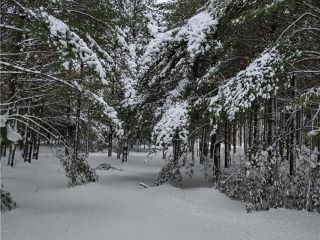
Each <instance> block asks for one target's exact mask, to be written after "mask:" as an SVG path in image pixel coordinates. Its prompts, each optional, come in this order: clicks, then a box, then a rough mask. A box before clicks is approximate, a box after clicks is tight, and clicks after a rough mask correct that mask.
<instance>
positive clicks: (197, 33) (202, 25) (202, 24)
mask: <svg viewBox="0 0 320 240" xmlns="http://www.w3.org/2000/svg"><path fill="white" fill-rule="evenodd" d="M217 24H218V20H217V19H213V18H212V17H211V15H210V13H208V12H206V11H202V12H200V13H198V14H196V15H195V16H193V17H191V18H190V19H189V21H188V22H187V24H185V25H184V26H182V27H181V29H180V31H179V32H178V33H177V36H176V39H177V40H178V41H185V40H187V42H188V47H187V51H188V52H189V54H190V57H191V58H195V56H197V55H199V54H201V53H204V52H206V51H208V47H209V46H205V47H203V45H204V44H205V43H206V38H207V34H209V33H210V32H211V29H212V28H214V30H215V27H216V25H217Z"/></svg>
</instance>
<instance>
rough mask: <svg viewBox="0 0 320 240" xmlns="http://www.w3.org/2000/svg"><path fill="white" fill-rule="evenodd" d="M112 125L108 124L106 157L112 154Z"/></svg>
mask: <svg viewBox="0 0 320 240" xmlns="http://www.w3.org/2000/svg"><path fill="white" fill-rule="evenodd" d="M112 130H113V129H112V126H111V125H110V131H109V134H108V157H111V156H112V142H113V131H112Z"/></svg>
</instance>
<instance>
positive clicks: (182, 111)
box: [153, 101, 189, 146]
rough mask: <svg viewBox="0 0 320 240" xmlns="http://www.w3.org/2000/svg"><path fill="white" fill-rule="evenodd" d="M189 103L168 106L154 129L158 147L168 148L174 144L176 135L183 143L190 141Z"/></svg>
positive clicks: (182, 102) (183, 102)
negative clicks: (167, 146)
mask: <svg viewBox="0 0 320 240" xmlns="http://www.w3.org/2000/svg"><path fill="white" fill-rule="evenodd" d="M188 126H189V114H188V102H187V101H181V102H176V103H175V104H172V105H170V106H168V108H167V109H165V111H164V113H163V114H162V116H161V119H160V120H159V122H158V123H157V124H156V125H155V127H154V129H153V138H155V140H156V145H157V146H166V145H170V144H171V143H172V140H173V138H174V137H175V135H176V134H178V135H179V139H180V140H181V141H182V142H183V143H187V141H188V133H189V132H188Z"/></svg>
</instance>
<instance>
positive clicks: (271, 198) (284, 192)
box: [218, 161, 320, 213]
mask: <svg viewBox="0 0 320 240" xmlns="http://www.w3.org/2000/svg"><path fill="white" fill-rule="evenodd" d="M270 162H275V161H270ZM277 163H278V165H277V166H276V165H273V166H272V169H273V170H272V171H270V170H267V169H268V168H263V167H261V166H254V167H250V166H249V165H246V167H243V168H242V169H240V170H239V171H237V172H232V171H231V170H226V171H223V172H222V174H221V176H220V181H219V183H218V188H219V190H220V191H221V192H223V193H225V194H226V195H227V196H229V197H230V198H232V199H236V200H241V201H245V202H247V206H246V208H247V211H248V212H250V211H252V210H268V209H269V208H278V207H285V208H291V209H299V210H300V209H306V210H308V211H313V212H318V213H320V181H319V172H320V171H319V170H320V165H319V164H314V163H313V164H312V163H311V164H310V163H309V162H306V161H304V162H301V163H299V166H298V168H297V171H296V173H295V175H294V176H290V175H289V174H288V173H287V169H288V167H287V166H286V162H282V163H281V164H279V163H280V161H277ZM308 165H310V166H312V167H311V168H308V167H307V166H308ZM269 167H270V166H269Z"/></svg>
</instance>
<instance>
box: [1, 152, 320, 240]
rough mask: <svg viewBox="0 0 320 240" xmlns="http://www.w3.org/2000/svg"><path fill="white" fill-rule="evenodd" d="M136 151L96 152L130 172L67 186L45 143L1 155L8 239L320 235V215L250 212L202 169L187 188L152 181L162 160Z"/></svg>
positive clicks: (94, 160)
mask: <svg viewBox="0 0 320 240" xmlns="http://www.w3.org/2000/svg"><path fill="white" fill-rule="evenodd" d="M145 155H146V154H145V153H130V156H129V160H128V162H127V163H124V164H123V163H121V162H120V161H119V160H117V159H115V158H114V157H112V158H108V157H107V156H106V154H105V153H93V154H91V156H90V163H91V164H92V165H95V166H97V165H98V164H99V163H102V162H105V161H108V162H109V163H110V164H111V165H112V166H114V167H117V168H121V169H123V170H124V171H116V170H109V171H103V170H99V171H98V174H99V175H100V179H99V182H98V183H91V184H87V185H83V186H77V187H73V188H68V187H67V184H66V182H67V181H66V178H65V176H64V172H63V170H62V168H61V166H60V163H59V160H57V159H56V158H55V157H53V155H52V154H51V153H50V152H49V151H48V150H47V149H42V151H41V155H40V160H38V161H33V162H32V163H31V164H28V163H23V162H22V160H18V163H17V164H16V166H15V168H10V167H7V166H5V161H4V158H2V176H1V178H2V184H4V186H5V189H7V190H9V191H10V192H11V193H12V195H13V197H14V199H15V200H16V201H17V202H18V204H19V208H17V209H15V210H13V211H11V212H8V213H5V214H3V215H2V216H1V220H2V226H1V236H2V239H3V240H18V239H19V240H20V239H21V240H22V239H23V240H29V239H30V240H55V239H57V240H73V239H75V240H100V239H110V240H134V239H139V240H144V239H148V240H151V239H152V240H156V239H161V240H164V239H165V240H180V239H183V240H188V239H194V240H206V239H208V240H209V239H210V240H215V239H217V240H232V239H237V240H242V239H243V240H250V239H253V240H260V239H266V240H272V239H276V240H282V239H290V240H295V239H297V240H301V239H305V240H319V239H320V232H319V228H320V215H319V214H315V213H309V212H305V211H295V210H287V209H277V210H274V209H273V210H270V211H267V212H253V213H250V214H248V213H246V211H245V207H244V203H242V202H238V201H232V200H230V199H228V198H227V197H225V196H224V195H223V194H221V193H219V192H218V191H216V190H214V189H211V188H208V184H207V183H206V182H205V181H204V180H202V176H201V175H200V174H196V175H197V176H196V179H195V180H192V181H191V180H187V181H186V184H184V186H183V188H175V187H172V186H168V185H164V186H160V187H154V188H146V189H142V188H140V187H139V186H138V183H140V182H143V183H145V184H147V185H152V184H153V182H154V181H155V179H156V178H157V174H158V172H159V170H160V167H161V165H162V164H163V162H162V161H163V160H161V159H160V158H154V159H153V160H151V161H146V162H145Z"/></svg>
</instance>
